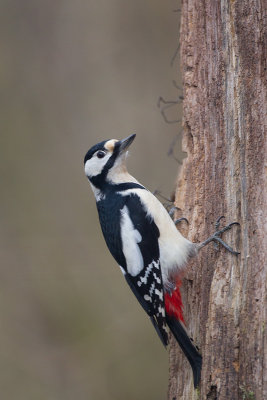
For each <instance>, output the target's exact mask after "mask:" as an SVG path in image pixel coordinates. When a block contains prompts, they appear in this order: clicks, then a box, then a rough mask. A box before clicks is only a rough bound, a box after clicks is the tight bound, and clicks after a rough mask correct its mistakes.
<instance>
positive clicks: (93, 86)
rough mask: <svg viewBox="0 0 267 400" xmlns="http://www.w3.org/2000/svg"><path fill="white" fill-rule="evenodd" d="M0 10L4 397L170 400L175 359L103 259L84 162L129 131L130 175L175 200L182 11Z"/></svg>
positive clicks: (62, 6)
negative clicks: (171, 105) (174, 120)
mask: <svg viewBox="0 0 267 400" xmlns="http://www.w3.org/2000/svg"><path fill="white" fill-rule="evenodd" d="M0 5H1V12H0V32H1V34H0V46H1V66H0V89H1V100H0V101H1V124H2V126H1V137H0V171H1V183H2V185H1V200H0V215H1V225H0V238H1V241H0V247H1V248H0V251H1V253H0V273H1V280H0V318H1V325H0V339H1V350H0V351H1V357H0V387H1V398H3V399H8V400H13V399H18V398H20V399H22V400H23V399H27V400H42V399H45V400H47V399H49V400H53V399H55V400H61V399H62V400H63V399H64V400H67V399H74V398H77V399H79V400H83V399H94V400H102V399H103V400H104V399H105V400H120V399H123V400H124V399H127V400H136V399H147V400H150V399H151V400H152V399H153V400H157V399H159V400H160V399H164V398H166V390H167V379H168V359H167V358H168V357H167V352H166V351H165V350H164V349H163V347H162V345H161V343H160V341H159V339H158V338H157V336H156V334H155V332H154V330H153V328H152V326H151V324H150V322H149V321H148V318H147V317H146V316H145V314H144V312H143V311H142V310H141V309H140V306H139V305H138V304H137V301H136V300H135V299H134V296H132V295H131V293H130V292H129V289H128V287H127V286H126V284H125V282H124V278H123V277H122V276H121V273H120V271H119V269H118V267H117V265H116V263H115V262H114V261H113V259H112V257H111V256H110V254H109V253H108V250H107V249H106V246H105V244H104V240H103V239H102V235H101V231H100V227H99V224H98V220H97V215H96V209H95V203H94V199H93V195H92V194H91V192H90V187H89V185H88V183H87V182H86V179H85V176H84V172H83V156H84V154H85V152H86V151H87V150H88V148H89V147H91V146H92V145H93V144H95V143H97V142H99V141H101V140H104V139H108V138H114V137H116V138H123V137H126V136H128V135H129V134H131V133H132V132H135V133H137V139H136V141H135V143H134V145H133V147H132V150H131V157H130V159H129V166H130V170H131V172H132V173H133V175H135V176H136V177H137V178H139V179H140V180H141V181H142V183H144V184H145V185H146V186H147V187H149V188H150V189H151V190H154V189H160V190H162V191H163V192H164V193H165V195H167V196H168V195H169V193H170V191H171V190H172V188H173V187H174V184H175V179H176V174H177V168H178V164H177V163H176V162H175V161H174V160H173V159H171V158H168V157H167V151H168V147H169V144H170V143H171V142H172V140H173V137H174V136H175V135H176V134H177V133H178V132H179V125H175V126H174V125H172V126H169V125H167V124H166V123H165V122H164V121H163V118H162V116H161V115H160V112H159V110H158V108H157V105H156V103H157V99H158V97H159V96H160V95H164V96H165V97H167V98H168V97H169V98H170V99H172V98H176V97H177V95H178V94H177V89H176V88H175V87H174V86H173V85H172V79H176V80H178V81H179V77H178V76H177V71H178V64H179V60H176V62H175V63H174V66H173V68H171V67H170V60H171V57H172V55H173V53H174V52H175V49H176V48H177V44H178V30H179V24H178V20H179V15H177V13H173V12H172V11H173V10H174V9H177V7H179V4H178V5H177V2H176V1H175V2H174V1H168V2H167V3H166V2H164V1H162V0H161V1H160V0H156V1H153V2H151V1H148V0H145V1H141V0H137V1H131V2H125V1H123V0H111V1H108V2H107V1H103V0H100V1H97V2H95V1H86V2H84V1H80V0H78V1H75V2H74V1H70V0H64V1H63V0H59V1H52V0H48V1H45V2H42V1H36V0H23V1H21V0H2V1H1V4H0ZM177 110H178V109H177ZM177 112H178V111H177ZM176 151H177V154H180V153H181V152H180V150H179V143H178V144H177V149H176ZM148 166H149V167H148Z"/></svg>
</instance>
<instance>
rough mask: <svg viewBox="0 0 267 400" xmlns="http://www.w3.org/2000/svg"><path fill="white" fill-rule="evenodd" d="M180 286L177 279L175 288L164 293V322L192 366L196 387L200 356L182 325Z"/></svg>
mask: <svg viewBox="0 0 267 400" xmlns="http://www.w3.org/2000/svg"><path fill="white" fill-rule="evenodd" d="M180 286H181V281H180V280H177V281H176V287H175V290H173V291H172V293H171V294H169V293H168V292H166V293H165V296H164V297H165V309H166V314H167V315H166V323H167V325H168V326H169V328H170V330H171V332H172V333H173V335H174V337H175V339H176V340H177V342H178V343H179V345H180V347H181V349H182V350H183V352H184V354H185V356H186V358H187V359H188V361H189V363H190V365H191V367H192V370H193V376H194V387H195V388H196V387H197V386H198V384H199V381H200V375H201V367H202V356H201V355H200V354H199V352H198V350H197V348H196V347H195V346H194V344H193V343H192V339H191V338H190V337H189V336H188V334H187V332H186V330H185V328H184V326H183V323H184V317H183V303H182V297H181V293H180Z"/></svg>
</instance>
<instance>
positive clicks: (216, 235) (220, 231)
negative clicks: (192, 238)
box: [198, 215, 240, 256]
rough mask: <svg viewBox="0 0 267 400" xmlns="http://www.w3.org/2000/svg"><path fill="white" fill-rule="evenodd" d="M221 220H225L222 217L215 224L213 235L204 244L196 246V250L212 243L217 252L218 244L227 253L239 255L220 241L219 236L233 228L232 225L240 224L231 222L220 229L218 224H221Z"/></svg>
mask: <svg viewBox="0 0 267 400" xmlns="http://www.w3.org/2000/svg"><path fill="white" fill-rule="evenodd" d="M222 218H225V217H224V216H223V215H222V216H221V217H219V218H218V219H217V221H216V222H215V233H214V234H213V235H212V236H210V237H209V238H208V239H206V240H205V241H204V242H202V243H200V244H199V245H198V249H199V250H200V249H202V247H204V246H206V245H207V244H208V243H210V242H214V244H215V248H216V249H217V250H218V248H219V243H220V244H221V245H222V246H223V247H224V248H225V249H226V250H227V251H229V252H230V253H232V254H234V255H236V256H237V255H238V254H240V253H239V252H238V251H235V250H234V249H232V247H230V246H229V245H228V244H227V243H225V242H224V241H223V240H222V239H221V235H222V234H223V233H224V232H226V231H228V230H230V229H231V228H232V227H233V225H240V224H239V222H232V223H230V224H228V225H226V226H225V227H224V228H222V229H220V222H221V219H222Z"/></svg>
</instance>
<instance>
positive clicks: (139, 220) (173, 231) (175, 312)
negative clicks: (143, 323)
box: [84, 135, 238, 387]
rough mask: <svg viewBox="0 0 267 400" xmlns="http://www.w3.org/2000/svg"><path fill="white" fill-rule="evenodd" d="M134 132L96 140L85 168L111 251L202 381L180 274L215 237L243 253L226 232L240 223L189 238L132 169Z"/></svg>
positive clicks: (141, 299)
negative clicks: (130, 155)
mask: <svg viewBox="0 0 267 400" xmlns="http://www.w3.org/2000/svg"><path fill="white" fill-rule="evenodd" d="M134 138H135V135H131V136H129V137H127V138H126V139H123V140H120V141H119V140H115V139H112V140H107V141H103V142H101V143H98V144H97V145H95V146H93V147H92V148H91V149H90V150H89V151H88V152H87V153H86V155H85V157H84V169H85V174H86V176H87V177H88V179H89V182H90V185H91V187H92V190H93V192H94V195H95V198H96V205H97V209H98V213H99V220H100V224H101V228H102V232H103V235H104V238H105V241H106V244H107V246H108V248H109V250H110V252H111V254H112V255H113V257H114V258H115V260H116V261H117V263H118V264H119V266H120V268H121V271H122V273H123V275H124V277H125V279H126V281H127V283H128V284H129V286H130V288H131V289H132V291H133V293H134V294H135V296H136V297H137V299H138V301H139V303H140V304H141V306H142V307H143V309H144V310H145V311H146V313H147V314H148V316H149V317H150V320H151V321H152V324H153V326H154V328H155V329H156V331H157V333H158V335H159V337H160V339H161V341H162V342H163V344H164V345H165V346H167V344H168V342H169V339H168V331H167V326H168V327H169V329H170V330H171V332H172V333H173V335H174V336H175V338H176V340H177V341H178V343H179V345H180V347H181V348H182V350H183V352H184V354H185V355H186V357H187V359H188V361H189V363H190V365H191V367H192V370H193V376H194V386H195V387H197V385H198V384H199V380H200V374H201V365H202V357H201V355H200V353H199V352H198V350H197V348H196V347H195V346H194V344H193V343H192V339H190V337H189V336H188V334H187V331H186V329H185V326H184V319H183V313H182V300H181V294H180V289H179V286H180V280H179V276H180V274H181V271H182V270H183V269H184V268H185V265H186V262H187V260H188V259H189V257H192V256H195V255H196V254H197V252H198V250H199V249H200V248H201V247H203V246H205V245H206V244H208V243H209V242H211V241H215V242H219V243H221V244H222V245H223V246H224V247H225V248H226V249H227V250H229V251H230V252H232V253H234V254H238V253H237V252H235V251H234V250H233V249H232V248H231V247H229V246H228V245H227V244H226V243H225V242H223V241H222V239H221V238H220V235H221V234H222V233H223V232H225V231H226V230H228V229H230V228H231V226H232V225H234V224H236V223H235V222H234V223H232V224H229V225H227V226H226V227H225V228H223V229H221V230H217V232H215V234H214V235H213V236H211V237H210V238H208V239H207V240H206V241H205V242H202V243H200V244H196V243H192V242H190V241H189V240H187V239H186V238H184V237H183V236H182V235H181V233H180V232H179V231H178V230H177V228H176V226H175V224H174V222H173V221H172V219H171V217H170V216H169V214H168V212H167V211H166V209H165V208H164V206H163V205H162V204H161V203H160V201H159V200H158V199H157V198H156V197H155V196H154V195H153V194H152V193H151V192H149V191H148V190H147V189H146V188H145V187H144V186H143V185H141V184H140V183H139V182H138V181H137V180H136V179H135V178H134V177H132V176H131V175H130V174H129V173H128V171H127V168H126V157H127V153H128V151H127V149H128V147H129V146H130V144H131V143H132V142H133V140H134ZM217 227H218V224H217Z"/></svg>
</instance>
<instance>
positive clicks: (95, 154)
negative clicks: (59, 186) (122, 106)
mask: <svg viewBox="0 0 267 400" xmlns="http://www.w3.org/2000/svg"><path fill="white" fill-rule="evenodd" d="M135 136H136V135H135V134H133V135H130V136H128V137H127V138H125V139H122V140H117V139H111V140H106V141H103V142H100V143H98V144H96V145H95V146H93V147H92V148H91V149H90V150H88V152H87V153H86V155H85V157H84V170H85V174H86V176H87V177H88V179H89V181H90V182H91V183H92V184H93V185H94V186H96V187H101V185H102V184H103V183H104V182H110V183H117V182H116V181H118V180H119V179H121V180H123V175H126V174H127V169H126V163H125V160H126V157H127V153H128V147H129V146H130V144H131V143H132V142H133V140H134V138H135Z"/></svg>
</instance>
